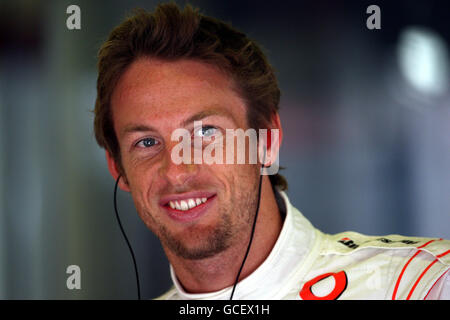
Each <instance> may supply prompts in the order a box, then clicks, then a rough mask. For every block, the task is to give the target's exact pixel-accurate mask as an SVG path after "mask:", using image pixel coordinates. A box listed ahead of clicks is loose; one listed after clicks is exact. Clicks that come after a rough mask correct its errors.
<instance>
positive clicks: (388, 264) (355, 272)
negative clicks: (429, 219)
mask: <svg viewBox="0 0 450 320" xmlns="http://www.w3.org/2000/svg"><path fill="white" fill-rule="evenodd" d="M321 240H322V241H321V242H322V243H321V249H320V252H319V255H318V256H317V257H316V261H315V263H314V267H313V268H312V270H311V273H310V274H309V275H308V276H309V277H310V278H311V277H312V276H314V275H317V277H318V278H319V279H320V275H321V274H328V273H330V274H337V273H342V274H345V277H346V278H345V282H346V287H345V292H343V295H342V298H347V299H424V298H425V297H426V296H427V294H428V293H429V292H430V291H431V289H432V288H433V286H434V285H435V284H436V283H437V282H438V281H439V280H440V279H443V278H445V276H444V275H445V274H446V273H447V271H448V270H449V266H450V241H448V240H444V239H441V238H422V237H407V236H401V235H387V236H368V235H363V234H360V233H357V232H351V231H349V232H342V233H338V234H334V235H329V234H321ZM447 274H448V273H447ZM435 287H436V286H435ZM344 293H345V294H344Z"/></svg>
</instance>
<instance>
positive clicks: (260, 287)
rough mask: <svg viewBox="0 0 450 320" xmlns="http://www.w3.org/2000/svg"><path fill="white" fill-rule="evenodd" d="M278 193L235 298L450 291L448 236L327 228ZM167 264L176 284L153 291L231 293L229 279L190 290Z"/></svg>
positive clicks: (177, 295)
mask: <svg viewBox="0 0 450 320" xmlns="http://www.w3.org/2000/svg"><path fill="white" fill-rule="evenodd" d="M277 196H278V198H281V199H282V202H283V201H284V209H285V213H286V216H285V221H284V223H283V228H282V230H281V233H280V235H279V237H278V240H277V242H276V244H275V246H274V247H273V249H272V251H271V253H270V254H269V256H268V257H267V259H266V260H265V261H264V262H263V263H262V264H261V265H260V266H259V267H258V268H257V269H256V270H255V271H254V272H253V273H252V274H251V275H249V276H248V277H246V278H245V279H243V280H241V281H240V282H239V283H238V284H237V286H236V291H235V293H234V297H233V300H241V299H245V300H281V299H289V300H292V299H295V300H302V299H303V300H310V299H311V300H331V299H389V300H390V299H394V300H405V299H407V300H408V299H450V275H449V274H450V272H449V265H450V241H448V240H443V239H440V238H414V237H404V236H400V235H388V236H383V237H380V236H366V235H362V234H359V233H356V232H343V233H339V234H335V235H329V234H325V233H322V232H321V231H319V230H317V229H315V228H314V227H313V226H312V225H311V223H310V222H309V221H308V220H306V219H305V217H304V216H303V215H302V214H301V213H300V212H299V211H298V210H297V209H296V208H294V207H293V206H292V205H291V203H290V202H289V199H288V198H287V196H286V194H285V193H284V192H282V191H279V195H277ZM280 210H281V209H280ZM170 271H171V276H172V280H173V282H174V286H173V287H172V288H171V289H170V290H169V291H168V292H167V293H165V294H164V295H162V296H161V297H159V298H158V299H162V300H166V299H167V300H178V299H184V300H186V299H188V300H189V299H197V300H202V299H203V300H204V299H207V300H222V299H229V298H230V295H231V290H232V286H231V287H228V288H225V289H223V290H220V291H217V292H210V293H200V294H190V293H187V292H185V291H184V289H183V287H182V286H181V284H180V283H179V281H178V279H177V277H176V275H175V273H174V270H173V268H172V267H170Z"/></svg>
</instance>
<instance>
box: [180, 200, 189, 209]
mask: <svg viewBox="0 0 450 320" xmlns="http://www.w3.org/2000/svg"><path fill="white" fill-rule="evenodd" d="M180 206H181V210H183V211H185V210H187V209H189V206H188V204H187V202H186V201H184V200H181V201H180Z"/></svg>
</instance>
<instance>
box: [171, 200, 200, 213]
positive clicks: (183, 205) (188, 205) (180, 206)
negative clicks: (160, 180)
mask: <svg viewBox="0 0 450 320" xmlns="http://www.w3.org/2000/svg"><path fill="white" fill-rule="evenodd" d="M207 200H208V198H195V199H193V198H191V199H186V200H180V201H169V206H170V207H171V208H172V209H177V210H181V211H186V210H189V209H192V208H195V207H196V206H198V205H201V204H202V203H205V202H206V201H207Z"/></svg>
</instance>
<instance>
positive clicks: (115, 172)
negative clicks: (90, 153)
mask: <svg viewBox="0 0 450 320" xmlns="http://www.w3.org/2000/svg"><path fill="white" fill-rule="evenodd" d="M105 155H106V161H107V162H108V170H109V173H110V174H111V175H112V177H113V178H114V181H117V178H118V177H119V175H121V174H120V171H119V169H118V167H117V164H116V161H115V160H114V158H113V157H112V156H111V154H110V153H109V152H108V151H107V150H106V151H105ZM119 188H120V189H122V190H123V191H127V192H130V187H129V186H128V181H127V180H126V178H125V177H124V176H123V175H122V176H121V178H120V180H119Z"/></svg>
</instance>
